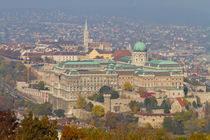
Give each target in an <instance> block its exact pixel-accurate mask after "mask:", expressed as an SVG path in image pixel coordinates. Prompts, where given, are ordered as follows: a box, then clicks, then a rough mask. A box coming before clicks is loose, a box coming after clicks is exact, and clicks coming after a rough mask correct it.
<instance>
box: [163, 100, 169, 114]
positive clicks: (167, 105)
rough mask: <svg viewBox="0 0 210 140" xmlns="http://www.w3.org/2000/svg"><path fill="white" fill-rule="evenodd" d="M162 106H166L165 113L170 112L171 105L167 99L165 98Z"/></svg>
mask: <svg viewBox="0 0 210 140" xmlns="http://www.w3.org/2000/svg"><path fill="white" fill-rule="evenodd" d="M161 107H163V108H164V113H170V106H169V104H168V103H167V101H166V100H163V102H162V104H161Z"/></svg>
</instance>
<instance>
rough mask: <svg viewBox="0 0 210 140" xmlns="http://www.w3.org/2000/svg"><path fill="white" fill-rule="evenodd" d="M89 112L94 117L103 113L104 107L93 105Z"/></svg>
mask: <svg viewBox="0 0 210 140" xmlns="http://www.w3.org/2000/svg"><path fill="white" fill-rule="evenodd" d="M91 114H92V116H93V117H95V118H98V117H102V116H103V115H104V108H103V107H102V106H99V105H95V106H94V107H93V108H92V111H91Z"/></svg>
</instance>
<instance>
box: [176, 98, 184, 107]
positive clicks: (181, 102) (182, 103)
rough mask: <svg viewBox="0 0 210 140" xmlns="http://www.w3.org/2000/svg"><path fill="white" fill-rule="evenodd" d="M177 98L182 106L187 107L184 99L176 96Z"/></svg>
mask: <svg viewBox="0 0 210 140" xmlns="http://www.w3.org/2000/svg"><path fill="white" fill-rule="evenodd" d="M176 99H177V101H178V102H179V104H180V105H181V106H182V107H185V104H184V102H183V101H182V99H181V98H176Z"/></svg>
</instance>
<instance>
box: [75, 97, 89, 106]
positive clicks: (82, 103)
mask: <svg viewBox="0 0 210 140" xmlns="http://www.w3.org/2000/svg"><path fill="white" fill-rule="evenodd" d="M86 104H87V102H86V100H85V98H84V97H83V96H82V95H79V96H78V98H77V107H78V108H80V109H83V108H85V106H86Z"/></svg>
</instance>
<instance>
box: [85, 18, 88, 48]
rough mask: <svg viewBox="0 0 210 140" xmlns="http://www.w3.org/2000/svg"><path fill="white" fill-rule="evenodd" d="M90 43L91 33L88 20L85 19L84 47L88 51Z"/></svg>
mask: <svg viewBox="0 0 210 140" xmlns="http://www.w3.org/2000/svg"><path fill="white" fill-rule="evenodd" d="M88 43H89V33H88V25H87V20H86V21H85V29H84V48H85V52H88Z"/></svg>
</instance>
